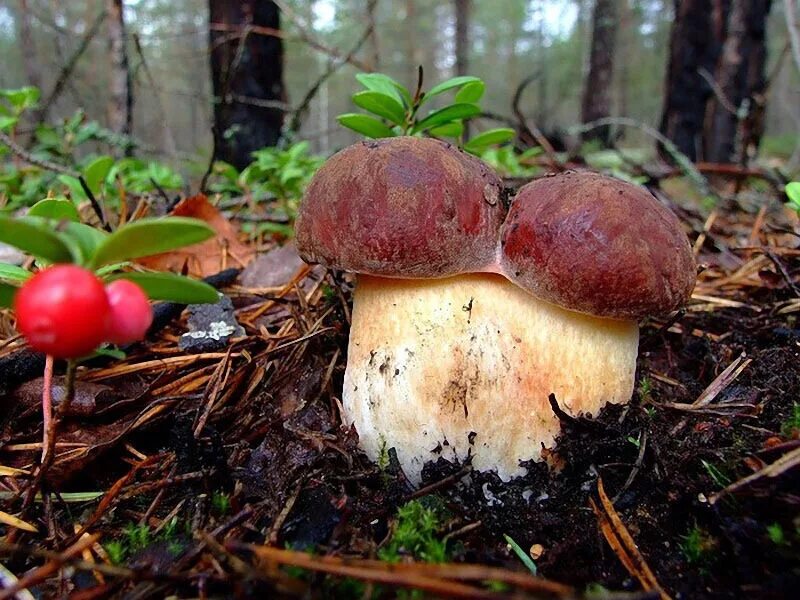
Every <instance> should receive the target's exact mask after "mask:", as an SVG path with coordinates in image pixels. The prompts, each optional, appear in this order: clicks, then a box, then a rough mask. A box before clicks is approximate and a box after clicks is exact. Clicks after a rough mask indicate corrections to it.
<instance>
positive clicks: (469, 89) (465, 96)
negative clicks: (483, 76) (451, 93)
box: [455, 81, 486, 104]
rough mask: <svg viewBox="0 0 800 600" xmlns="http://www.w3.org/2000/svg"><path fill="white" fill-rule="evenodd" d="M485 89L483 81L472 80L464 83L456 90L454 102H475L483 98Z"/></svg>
mask: <svg viewBox="0 0 800 600" xmlns="http://www.w3.org/2000/svg"><path fill="white" fill-rule="evenodd" d="M485 91H486V84H485V83H483V81H473V82H472V83H467V84H464V86H463V87H462V88H461V89H460V90H458V92H456V98H455V100H456V102H472V103H475V104H477V103H478V101H479V100H480V99H481V98H483V92H485Z"/></svg>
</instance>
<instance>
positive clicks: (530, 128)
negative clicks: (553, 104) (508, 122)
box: [511, 73, 561, 169]
mask: <svg viewBox="0 0 800 600" xmlns="http://www.w3.org/2000/svg"><path fill="white" fill-rule="evenodd" d="M538 77H539V74H538V73H535V74H533V75H529V76H528V77H526V78H525V79H523V80H522V82H520V84H519V85H518V86H517V89H516V91H515V92H514V97H513V99H512V100H511V109H512V110H513V111H514V116H515V117H517V119H518V121H519V126H520V129H522V131H523V132H524V133H526V134H527V135H528V137H530V138H533V139H534V140H535V141H536V143H537V144H539V146H541V148H542V150H544V152H545V154H547V158H548V159H549V160H550V166H551V167H552V168H556V169H560V168H561V166H560V165H561V161H559V160H558V157H557V156H556V150H555V148H553V145H552V144H551V143H550V141H549V140H548V139H547V138H546V137H545V135H544V134H543V133H542V131H541V130H540V129H539V127H538V126H537V125H536V123H529V122H528V119H527V118H526V117H525V115H524V114H523V112H522V109H521V108H520V107H519V102H520V100H521V99H522V92H524V91H525V88H526V87H527V86H528V85H529V84H530V83H532V82H533V81H535V80H536V79H537V78H538Z"/></svg>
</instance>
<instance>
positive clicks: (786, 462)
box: [708, 448, 800, 504]
mask: <svg viewBox="0 0 800 600" xmlns="http://www.w3.org/2000/svg"><path fill="white" fill-rule="evenodd" d="M799 465H800V448H795V449H794V450H792V451H791V452H789V453H787V454H784V455H783V456H781V457H780V458H779V459H778V460H776V461H775V462H773V463H770V464H768V465H767V466H766V467H764V468H763V469H760V470H758V471H756V472H755V473H753V474H752V475H748V476H747V477H744V478H743V479H740V480H739V481H735V482H734V483H732V484H730V485H729V486H728V487H726V488H725V489H723V490H720V491H719V492H717V493H716V494H712V495H711V496H709V498H708V503H709V504H714V503H715V502H717V500H719V499H720V498H721V497H722V496H724V495H725V494H730V493H731V492H735V491H736V490H738V489H740V488H743V487H745V486H747V485H749V484H751V483H753V482H754V481H758V480H759V479H762V478H764V477H769V478H774V477H777V476H778V475H782V474H783V473H785V472H786V471H788V470H789V469H793V468H795V467H797V466H799Z"/></svg>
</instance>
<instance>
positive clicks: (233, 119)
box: [209, 0, 286, 169]
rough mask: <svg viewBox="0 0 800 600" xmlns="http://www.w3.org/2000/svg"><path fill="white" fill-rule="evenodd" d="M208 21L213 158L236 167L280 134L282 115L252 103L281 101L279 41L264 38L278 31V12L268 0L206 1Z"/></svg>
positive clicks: (274, 38)
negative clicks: (207, 2)
mask: <svg viewBox="0 0 800 600" xmlns="http://www.w3.org/2000/svg"><path fill="white" fill-rule="evenodd" d="M209 17H210V19H209V24H210V36H209V39H210V50H211V80H212V84H213V88H214V148H215V158H217V159H219V160H224V161H226V162H228V163H230V164H232V165H233V166H235V167H236V168H237V169H242V168H244V167H245V166H247V165H248V164H250V162H251V161H252V156H251V154H252V152H253V151H254V150H258V149H259V148H263V147H264V146H274V145H275V144H277V143H278V140H279V139H280V136H281V127H282V126H283V116H284V115H283V111H282V110H281V109H280V108H272V107H269V106H264V105H258V104H259V101H261V102H263V101H266V103H269V102H270V101H272V102H285V101H286V92H285V88H284V84H283V42H282V41H281V39H280V38H279V37H276V36H274V35H265V34H268V33H269V31H270V30H273V31H278V30H280V12H279V10H278V7H277V6H276V5H275V3H274V2H271V1H268V0H242V1H238V0H209ZM250 27H254V28H259V29H260V30H259V31H250V30H249V28H250ZM236 32H238V33H239V35H233V34H235V33H236Z"/></svg>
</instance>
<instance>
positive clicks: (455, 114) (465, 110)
mask: <svg viewBox="0 0 800 600" xmlns="http://www.w3.org/2000/svg"><path fill="white" fill-rule="evenodd" d="M480 112H481V109H480V107H479V106H478V105H477V104H466V103H462V104H451V105H450V106H445V107H444V108H440V109H439V110H434V111H433V112H431V113H430V114H428V116H426V117H425V118H424V119H422V120H421V121H420V122H419V123H417V124H416V125H415V126H414V129H413V131H412V133H419V132H421V131H426V130H428V129H431V128H433V127H438V126H439V125H444V124H445V123H450V122H451V121H455V120H458V119H469V118H470V117H474V116H475V115H477V114H479V113H480Z"/></svg>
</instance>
